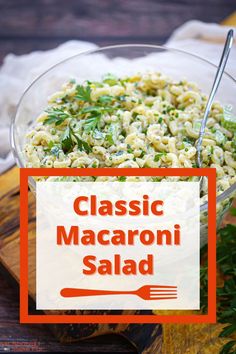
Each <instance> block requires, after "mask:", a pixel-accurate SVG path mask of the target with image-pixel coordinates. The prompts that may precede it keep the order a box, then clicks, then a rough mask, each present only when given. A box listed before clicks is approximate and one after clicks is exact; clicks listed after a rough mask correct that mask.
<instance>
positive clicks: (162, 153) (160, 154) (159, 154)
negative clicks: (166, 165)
mask: <svg viewBox="0 0 236 354" xmlns="http://www.w3.org/2000/svg"><path fill="white" fill-rule="evenodd" d="M166 154H167V152H165V151H163V152H159V153H158V154H156V155H155V156H154V161H155V162H157V161H159V160H160V158H161V157H162V156H166Z"/></svg>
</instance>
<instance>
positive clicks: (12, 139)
mask: <svg viewBox="0 0 236 354" xmlns="http://www.w3.org/2000/svg"><path fill="white" fill-rule="evenodd" d="M135 47H137V48H141V47H142V48H149V49H152V48H153V49H160V50H162V51H169V52H173V53H179V54H180V55H181V54H182V55H185V56H188V57H192V58H194V59H195V60H196V59H197V60H199V61H201V62H203V63H205V64H206V65H209V66H211V67H214V68H215V70H217V66H216V65H215V64H213V63H211V62H210V61H208V60H206V59H203V58H201V57H199V56H198V55H195V54H191V53H188V52H186V51H184V50H180V49H175V48H169V47H166V46H160V45H154V44H118V45H111V46H105V47H99V48H95V49H90V50H86V51H83V52H80V53H78V54H75V55H72V56H70V57H68V58H66V59H63V60H61V61H60V62H58V63H56V64H55V65H53V66H51V67H50V68H49V69H47V70H46V71H45V72H43V73H42V74H41V75H39V76H38V77H37V78H36V79H35V80H33V82H32V83H31V84H30V85H29V86H28V88H27V89H26V90H25V91H24V92H23V94H22V96H21V98H20V100H19V102H18V104H17V107H16V110H15V114H14V115H13V117H12V120H11V127H10V142H11V148H12V152H13V155H14V157H15V160H16V163H17V164H18V166H19V167H20V168H24V167H25V166H24V163H23V161H22V160H21V158H20V156H19V153H18V148H17V144H16V142H15V135H14V130H15V129H14V128H15V121H16V117H17V114H18V111H19V108H20V105H21V103H22V101H23V99H24V97H25V95H26V94H27V93H28V91H30V90H31V88H33V86H34V85H35V84H36V83H37V81H38V80H40V79H41V78H43V77H44V76H45V75H47V73H48V72H50V71H51V70H53V69H55V68H56V67H57V66H60V65H61V64H63V63H66V62H67V61H70V60H73V59H75V58H77V57H80V56H84V55H89V54H94V53H99V52H104V51H106V50H112V49H116V50H117V49H122V48H127V49H128V48H135ZM223 76H227V77H228V78H229V79H230V80H232V82H233V83H234V84H235V85H236V80H235V79H234V78H233V77H232V76H231V75H230V74H228V73H227V72H224V74H223ZM30 180H31V183H32V185H33V186H35V181H34V179H33V178H32V177H30ZM235 190H236V183H234V184H233V185H232V186H230V187H229V188H228V189H226V190H225V191H224V192H223V193H221V194H220V195H219V196H217V198H216V203H219V202H221V201H223V200H224V199H226V198H227V197H229V196H230V195H231V193H233V192H234V191H235ZM206 210H208V202H205V203H204V204H202V205H201V211H206Z"/></svg>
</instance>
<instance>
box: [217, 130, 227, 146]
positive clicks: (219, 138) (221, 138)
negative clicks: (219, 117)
mask: <svg viewBox="0 0 236 354" xmlns="http://www.w3.org/2000/svg"><path fill="white" fill-rule="evenodd" d="M215 139H216V142H217V143H218V144H224V143H225V142H226V136H225V135H224V134H223V133H222V132H221V131H220V130H216V132H215Z"/></svg>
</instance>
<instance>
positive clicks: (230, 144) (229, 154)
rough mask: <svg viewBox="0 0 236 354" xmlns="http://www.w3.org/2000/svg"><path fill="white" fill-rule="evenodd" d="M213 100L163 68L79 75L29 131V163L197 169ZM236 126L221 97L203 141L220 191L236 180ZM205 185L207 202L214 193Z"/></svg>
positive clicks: (205, 159) (206, 163)
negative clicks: (93, 78) (96, 78)
mask: <svg viewBox="0 0 236 354" xmlns="http://www.w3.org/2000/svg"><path fill="white" fill-rule="evenodd" d="M206 102H207V96H206V95H205V94H203V93H202V92H201V90H200V89H199V88H198V87H197V86H196V85H195V84H194V83H192V82H188V81H185V80H183V81H174V80H172V79H171V78H169V77H167V76H165V75H163V74H161V73H156V72H154V73H146V74H137V75H135V76H131V77H124V78H117V77H115V76H114V75H112V74H107V75H106V76H104V77H103V80H101V82H89V81H87V82H85V83H84V84H82V85H80V84H78V83H76V81H75V80H71V81H69V82H68V83H66V84H65V85H64V86H63V87H62V89H61V91H59V92H56V93H55V94H53V95H52V96H51V97H50V99H49V104H48V107H47V109H46V110H45V111H44V112H43V113H42V114H41V115H40V116H39V117H38V118H37V122H36V124H34V126H33V127H31V129H30V131H29V132H28V133H27V137H26V144H25V147H24V156H25V159H26V166H27V167H45V168H47V167H72V168H77V167H78V168H86V167H118V168H119V167H125V168H127V167H130V168H133V167H139V168H143V167H149V168H152V167H197V166H196V147H195V145H196V140H197V138H198V134H199V129H200V126H201V120H202V118H203V115H204V110H205V106H206ZM235 131H236V121H234V120H233V119H231V118H230V117H228V116H227V115H225V114H224V109H223V107H222V105H221V104H220V103H217V102H215V103H214V104H213V105H212V109H211V112H210V115H209V118H208V122H207V128H206V131H205V135H204V139H203V149H202V162H203V167H212V168H216V172H217V194H218V195H219V194H220V193H222V192H223V191H225V190H226V189H228V188H229V187H230V186H231V185H232V184H234V183H235V182H236V135H235V133H234V132H235ZM64 178H65V177H56V178H55V177H50V178H49V180H50V179H54V180H55V179H56V180H63V179H64ZM68 178H69V177H67V180H68ZM182 178H183V177H182ZM194 178H195V177H191V179H192V180H193V179H194ZM173 179H176V177H169V178H168V177H166V178H165V180H173ZM70 180H87V181H89V180H97V181H105V180H120V181H124V180H126V181H134V180H154V181H159V180H161V178H159V177H155V178H153V177H150V178H145V177H139V178H137V177H127V178H126V177H117V178H116V177H97V178H95V177H73V178H72V177H71V178H70ZM162 180H163V178H162ZM188 180H189V178H188ZM204 188H205V189H204V193H203V196H202V202H204V201H206V199H207V186H206V185H205V187H204Z"/></svg>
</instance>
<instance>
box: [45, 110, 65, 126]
mask: <svg viewBox="0 0 236 354" xmlns="http://www.w3.org/2000/svg"><path fill="white" fill-rule="evenodd" d="M45 112H46V113H47V115H48V118H47V119H45V120H44V122H43V124H44V125H46V124H55V125H60V124H62V123H63V122H64V121H65V120H66V119H68V118H72V117H71V115H70V114H69V113H68V112H65V111H64V110H63V109H62V108H61V109H60V108H49V109H47V110H46V111H45Z"/></svg>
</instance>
